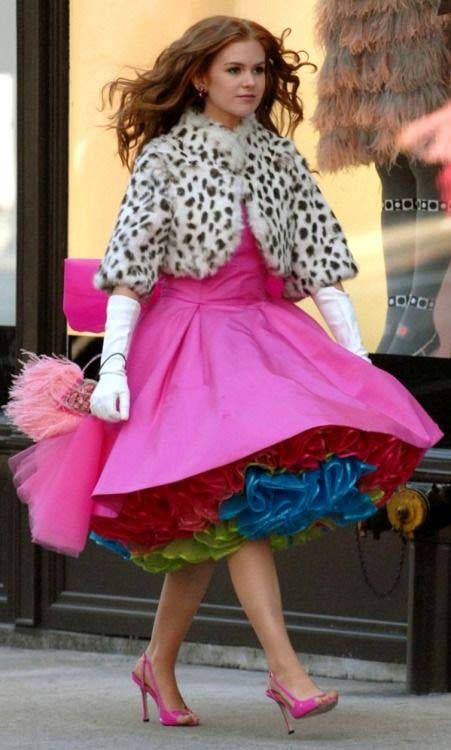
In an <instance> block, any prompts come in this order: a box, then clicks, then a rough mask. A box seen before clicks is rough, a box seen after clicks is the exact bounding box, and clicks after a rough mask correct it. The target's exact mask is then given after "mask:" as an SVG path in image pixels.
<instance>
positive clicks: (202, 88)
mask: <svg viewBox="0 0 451 750" xmlns="http://www.w3.org/2000/svg"><path fill="white" fill-rule="evenodd" d="M197 95H198V97H199V98H200V99H205V97H206V96H207V89H206V88H205V86H199V88H198V89H197Z"/></svg>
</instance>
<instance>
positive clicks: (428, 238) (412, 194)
mask: <svg viewBox="0 0 451 750" xmlns="http://www.w3.org/2000/svg"><path fill="white" fill-rule="evenodd" d="M317 12H318V35H319V39H320V42H321V43H322V45H323V47H324V50H325V60H324V65H323V67H322V69H321V73H320V76H319V78H318V106H317V109H316V111H315V114H314V118H313V119H314V122H315V125H316V127H317V128H318V130H319V132H320V139H319V143H318V164H319V167H320V169H323V170H329V171H336V170H339V169H343V168H347V167H351V166H357V165H360V164H371V163H374V164H375V167H376V170H377V173H378V175H379V178H380V181H381V186H382V213H381V224H382V239H383V251H384V260H385V272H386V279H387V313H386V320H385V326H384V331H383V334H382V338H381V340H380V342H379V345H378V348H377V351H378V352H382V353H389V354H400V355H416V356H425V355H434V354H435V355H438V352H439V348H440V337H439V334H438V332H437V330H436V328H435V323H434V309H435V304H436V300H437V297H438V295H439V292H440V289H441V286H442V283H443V280H444V278H445V275H446V272H447V269H448V266H449V258H450V248H449V244H447V245H446V246H445V247H438V248H437V247H436V246H435V247H434V242H433V241H432V238H433V229H434V225H433V224H432V225H431V221H433V220H434V219H436V217H437V216H438V215H440V213H441V212H443V211H445V210H446V208H447V206H446V203H445V202H444V201H441V200H440V194H439V190H438V187H437V174H438V171H439V168H438V167H437V166H436V165H431V164H425V163H424V162H423V161H422V160H421V158H414V156H410V155H406V154H404V153H402V152H401V148H400V144H399V141H398V134H399V131H400V130H401V128H402V127H403V126H404V125H406V124H407V123H409V122H410V121H412V120H414V119H415V118H418V117H421V116H423V115H425V114H428V113H430V112H432V111H433V110H434V109H436V108H438V107H439V106H441V105H443V104H444V102H446V101H447V99H448V98H449V95H450V76H449V71H450V55H449V47H448V46H447V36H446V23H445V21H444V19H445V18H446V14H447V13H448V12H449V0H441V1H440V0H361V2H358V3H356V2H355V0H318V3H317ZM448 44H449V42H448ZM436 244H437V243H435V245H436Z"/></svg>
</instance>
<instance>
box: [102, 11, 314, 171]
mask: <svg viewBox="0 0 451 750" xmlns="http://www.w3.org/2000/svg"><path fill="white" fill-rule="evenodd" d="M290 33H291V29H285V30H284V31H283V33H282V35H281V36H280V38H277V37H275V36H274V35H273V34H271V33H270V32H269V31H268V30H267V29H265V28H264V27H263V26H260V24H258V23H255V22H254V21H248V20H245V19H242V18H234V17H231V16H211V17H209V18H204V19H203V20H201V21H198V23H195V24H194V25H193V26H191V27H190V28H189V29H187V31H185V33H184V34H183V36H181V37H180V38H179V39H177V40H176V41H174V42H173V43H172V44H170V45H169V47H167V48H166V49H164V50H163V51H162V52H161V53H160V54H159V55H158V57H157V59H156V61H155V64H154V66H153V68H151V69H150V70H141V71H140V70H138V69H134V73H135V78H122V77H121V78H117V79H116V80H114V81H111V82H109V83H107V84H106V85H105V86H104V87H103V89H102V100H103V106H105V91H107V93H108V102H109V104H110V106H111V107H113V105H114V100H115V98H116V96H119V106H118V107H117V109H116V111H115V112H114V113H113V115H111V117H110V120H111V121H112V123H111V124H110V125H109V126H108V127H109V128H113V129H115V130H116V135H117V139H118V152H119V156H120V158H121V161H122V163H123V164H126V165H127V166H128V168H129V169H131V161H132V158H131V157H132V153H133V154H134V156H135V157H136V155H137V154H139V152H140V150H141V148H142V147H143V145H144V144H145V143H147V142H148V141H149V140H151V139H152V138H154V137H156V136H158V135H162V134H164V133H167V132H168V131H169V130H170V128H171V127H172V126H173V125H175V124H176V123H177V122H178V120H179V118H180V117H181V115H182V113H183V112H184V110H185V109H186V108H187V107H190V106H191V107H195V108H198V109H202V107H203V102H202V100H201V99H200V98H199V95H198V92H197V91H196V88H195V86H194V83H193V80H194V79H195V77H197V76H202V74H204V73H205V72H206V71H207V70H208V69H209V66H210V65H211V63H212V61H213V59H214V57H215V55H216V54H217V53H218V52H220V51H221V50H222V49H223V48H224V47H226V46H227V45H228V44H231V43H232V42H236V41H243V40H247V39H255V40H257V41H258V42H260V44H261V45H262V47H263V49H264V50H265V57H266V86H265V91H264V94H263V97H262V100H261V102H260V104H259V106H258V108H257V110H256V111H255V116H256V118H257V120H258V121H259V122H260V123H261V124H262V125H263V126H264V127H265V128H268V130H271V131H273V132H275V133H279V134H281V133H283V132H286V133H287V134H288V135H292V134H293V133H294V131H295V129H296V127H297V126H298V125H299V123H300V122H302V120H303V106H302V101H301V99H300V96H299V94H298V89H299V85H300V81H299V77H298V71H299V70H300V69H301V68H302V67H303V66H305V65H309V66H311V67H312V68H314V70H316V66H315V65H314V64H313V63H311V62H309V59H308V54H307V53H306V52H295V51H294V50H288V49H285V47H284V44H285V39H286V38H287V36H288V35H289V34H290ZM302 56H304V59H302Z"/></svg>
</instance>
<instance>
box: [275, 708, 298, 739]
mask: <svg viewBox="0 0 451 750" xmlns="http://www.w3.org/2000/svg"><path fill="white" fill-rule="evenodd" d="M278 706H279V708H280V713H281V714H282V716H283V719H284V721H285V725H286V727H287V731H288V734H294V729H293V727H292V726H291V724H290V722H289V720H288V713H287V709H286V707H285V706H284V705H283V703H278Z"/></svg>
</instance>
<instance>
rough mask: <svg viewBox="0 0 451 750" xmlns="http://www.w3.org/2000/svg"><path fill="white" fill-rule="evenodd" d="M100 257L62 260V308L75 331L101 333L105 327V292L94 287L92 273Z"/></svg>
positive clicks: (106, 298) (95, 269)
mask: <svg viewBox="0 0 451 750" xmlns="http://www.w3.org/2000/svg"><path fill="white" fill-rule="evenodd" d="M99 263H100V260H98V259H97V258H94V259H91V258H89V259H85V258H66V259H65V261H64V295H63V310H64V314H65V316H66V319H67V322H68V324H69V325H70V327H71V328H73V329H74V331H87V332H90V333H102V331H104V330H105V320H106V305H107V301H108V295H107V294H106V293H105V292H103V291H101V290H99V289H96V288H95V287H94V284H93V281H92V279H93V276H94V274H95V272H96V271H97V269H98V267H99Z"/></svg>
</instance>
